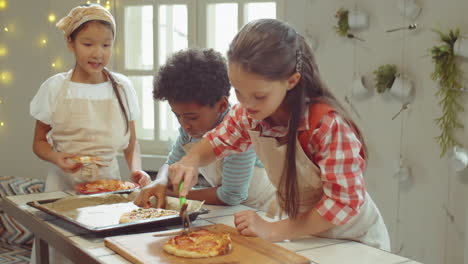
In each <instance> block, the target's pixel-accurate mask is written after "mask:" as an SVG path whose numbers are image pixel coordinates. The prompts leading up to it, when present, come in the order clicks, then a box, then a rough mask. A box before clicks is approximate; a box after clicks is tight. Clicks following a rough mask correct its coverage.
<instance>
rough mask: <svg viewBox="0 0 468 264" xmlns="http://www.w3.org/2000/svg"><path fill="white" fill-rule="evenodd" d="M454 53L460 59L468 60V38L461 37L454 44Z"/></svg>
mask: <svg viewBox="0 0 468 264" xmlns="http://www.w3.org/2000/svg"><path fill="white" fill-rule="evenodd" d="M453 53H454V54H455V55H457V56H460V57H465V58H468V37H467V36H465V37H464V36H460V37H458V39H457V40H456V41H455V43H454V44H453Z"/></svg>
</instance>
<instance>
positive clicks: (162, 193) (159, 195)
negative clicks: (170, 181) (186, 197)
mask: <svg viewBox="0 0 468 264" xmlns="http://www.w3.org/2000/svg"><path fill="white" fill-rule="evenodd" d="M151 196H154V197H156V207H157V208H165V207H166V185H163V184H156V185H149V186H147V187H145V188H143V189H141V191H140V193H139V194H138V196H137V197H136V198H135V200H134V201H133V203H134V204H136V205H138V206H140V207H144V208H149V207H151V202H150V200H149V199H150V197H151Z"/></svg>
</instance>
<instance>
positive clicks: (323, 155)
mask: <svg viewBox="0 0 468 264" xmlns="http://www.w3.org/2000/svg"><path fill="white" fill-rule="evenodd" d="M248 130H255V131H260V135H262V136H268V137H284V136H285V135H286V134H287V127H283V126H275V127H272V126H271V125H270V124H269V123H268V122H267V121H264V120H262V121H259V120H254V119H252V118H251V117H250V116H248V115H247V111H246V110H245V109H244V108H243V107H241V106H240V105H239V104H237V105H235V106H233V107H232V109H231V111H230V112H229V114H228V115H227V116H226V117H225V119H224V121H223V122H222V123H221V124H219V125H218V127H217V128H216V129H214V130H212V131H211V132H209V133H207V134H206V135H205V137H206V138H207V139H208V140H209V141H210V143H211V145H212V146H213V151H214V153H215V154H216V156H217V157H218V158H223V157H225V156H226V155H228V154H230V153H232V152H242V151H245V150H247V149H248V148H249V146H250V145H252V141H251V139H250V136H249V133H248V132H247V131H248ZM307 130H309V131H312V133H310V135H311V136H310V138H308V139H307V141H308V142H307V144H303V142H301V145H302V146H307V148H306V149H304V152H305V154H306V155H307V156H308V157H309V159H310V160H311V161H312V162H314V163H315V164H316V165H317V166H318V167H319V169H320V174H321V175H320V176H321V179H322V184H323V197H322V199H321V200H320V201H319V202H318V203H317V204H316V205H315V209H316V210H317V212H318V213H319V214H320V215H322V216H323V217H325V218H326V219H327V220H328V221H330V222H332V223H333V224H335V225H343V224H345V223H346V222H348V221H349V220H350V219H351V218H352V217H353V216H354V215H356V214H357V212H358V210H359V208H360V206H361V205H362V204H363V203H364V201H365V197H366V196H365V186H364V179H363V175H362V174H363V171H364V168H365V159H364V158H363V157H362V155H361V153H362V147H363V146H362V144H361V142H360V141H359V140H358V138H357V137H356V134H355V133H354V131H353V130H352V129H351V127H350V126H349V125H348V124H347V123H346V122H345V121H344V120H343V119H342V118H341V116H340V115H338V114H337V113H336V112H330V113H328V114H326V115H324V116H323V118H322V120H321V122H320V123H319V125H318V126H317V127H316V128H314V127H309V109H307V110H306V111H305V113H304V116H303V117H302V119H301V123H300V125H299V129H298V131H299V132H301V131H307Z"/></svg>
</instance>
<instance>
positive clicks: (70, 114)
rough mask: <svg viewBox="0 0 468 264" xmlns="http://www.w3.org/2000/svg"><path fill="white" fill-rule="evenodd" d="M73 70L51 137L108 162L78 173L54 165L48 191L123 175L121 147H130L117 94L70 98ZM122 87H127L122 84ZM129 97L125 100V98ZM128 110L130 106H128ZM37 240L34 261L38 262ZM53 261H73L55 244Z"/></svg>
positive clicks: (57, 145)
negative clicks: (67, 96) (120, 157)
mask: <svg viewBox="0 0 468 264" xmlns="http://www.w3.org/2000/svg"><path fill="white" fill-rule="evenodd" d="M72 74H73V70H70V71H69V72H68V73H67V76H66V79H65V81H64V82H63V85H62V87H61V88H60V91H59V93H58V96H57V107H56V110H55V112H54V113H53V114H52V122H51V127H52V130H51V131H50V133H48V135H47V141H48V142H49V144H51V145H52V146H53V149H54V150H55V151H61V152H68V153H76V154H78V155H85V156H98V157H100V158H102V160H103V165H104V166H98V165H95V164H93V165H88V166H85V167H83V168H81V169H80V170H79V171H78V172H76V173H72V174H71V173H66V172H63V171H62V170H61V169H60V168H58V167H57V166H55V165H53V166H52V167H51V168H50V169H49V173H48V175H47V179H46V184H45V191H46V192H52V191H63V190H71V189H73V186H75V185H76V184H77V183H80V182H84V181H92V180H96V179H104V178H109V179H120V173H119V166H118V163H117V159H116V154H117V151H118V150H120V149H124V148H126V147H127V145H128V142H129V138H130V134H129V133H128V132H126V131H125V129H126V125H125V119H124V117H123V115H122V111H121V110H120V106H119V103H118V101H117V98H115V96H113V97H112V98H111V99H106V100H93V99H81V98H79V99H78V98H73V99H69V98H66V95H67V92H68V87H69V84H70V79H71V76H72ZM118 90H119V91H122V90H123V88H122V87H121V85H120V84H118ZM122 101H125V100H122ZM125 107H127V106H125ZM125 110H126V111H127V113H128V107H127V108H126V109H125ZM35 256H36V254H35V245H34V244H33V249H32V254H31V261H30V264H35V263H36V259H35ZM49 263H51V264H67V263H72V262H71V261H70V260H68V259H67V258H66V257H65V256H63V255H62V254H61V253H60V252H58V251H57V250H55V249H54V248H53V247H49Z"/></svg>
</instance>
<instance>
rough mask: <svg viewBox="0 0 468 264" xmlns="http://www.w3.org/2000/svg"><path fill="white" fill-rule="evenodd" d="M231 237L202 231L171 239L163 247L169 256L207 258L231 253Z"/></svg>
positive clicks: (225, 234)
mask: <svg viewBox="0 0 468 264" xmlns="http://www.w3.org/2000/svg"><path fill="white" fill-rule="evenodd" d="M231 248H232V245H231V236H230V235H229V234H228V233H213V232H210V231H208V230H206V229H200V230H197V231H193V232H190V233H188V234H182V235H178V236H175V237H173V238H171V239H169V240H168V241H167V242H166V243H165V244H164V246H163V249H164V251H166V252H167V253H169V254H172V255H175V256H178V257H184V258H207V257H216V256H221V255H226V254H228V253H229V252H231Z"/></svg>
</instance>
